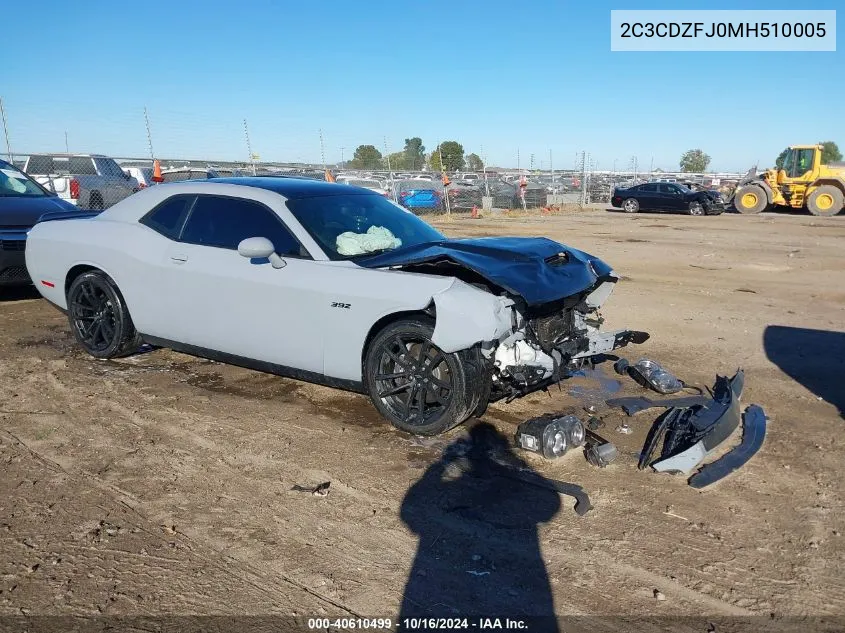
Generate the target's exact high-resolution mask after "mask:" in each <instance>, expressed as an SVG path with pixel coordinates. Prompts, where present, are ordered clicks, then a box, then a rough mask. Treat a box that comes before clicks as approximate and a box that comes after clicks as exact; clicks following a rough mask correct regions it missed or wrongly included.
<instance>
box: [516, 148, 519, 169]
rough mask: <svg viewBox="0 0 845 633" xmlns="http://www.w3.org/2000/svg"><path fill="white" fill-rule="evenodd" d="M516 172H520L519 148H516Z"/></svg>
mask: <svg viewBox="0 0 845 633" xmlns="http://www.w3.org/2000/svg"><path fill="white" fill-rule="evenodd" d="M516 170H517V171H519V148H518V147H517V148H516Z"/></svg>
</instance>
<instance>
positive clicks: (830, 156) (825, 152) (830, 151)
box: [819, 141, 842, 165]
mask: <svg viewBox="0 0 845 633" xmlns="http://www.w3.org/2000/svg"><path fill="white" fill-rule="evenodd" d="M819 145H822V146H823V148H824V149H822V165H830V164H831V163H835V162H837V161H840V160H842V152H840V151H839V146H838V145H837V144H836V143H834V142H833V141H822V142H821V143H819Z"/></svg>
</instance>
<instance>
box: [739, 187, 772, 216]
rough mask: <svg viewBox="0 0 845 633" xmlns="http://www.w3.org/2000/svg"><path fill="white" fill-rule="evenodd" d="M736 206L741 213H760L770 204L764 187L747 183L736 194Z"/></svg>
mask: <svg viewBox="0 0 845 633" xmlns="http://www.w3.org/2000/svg"><path fill="white" fill-rule="evenodd" d="M734 206H735V207H736V210H737V211H739V212H740V213H760V212H761V211H762V210H764V209H765V208H766V207H767V206H769V201H768V198H766V192H765V191H764V190H763V188H762V187H759V186H757V185H746V186H744V187H740V188H739V189H738V190H737V192H736V195H734Z"/></svg>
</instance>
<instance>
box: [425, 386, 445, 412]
mask: <svg viewBox="0 0 845 633" xmlns="http://www.w3.org/2000/svg"><path fill="white" fill-rule="evenodd" d="M440 391H441V389H439V388H436V387H435V386H434V385H428V393H430V394H431V395H432V397H433V398H434V399H435V400H436V401H437V404H439V405H441V406H444V407H445V406H446V405H447V404H448V402H449V395H448V394H446V395H445V396H444V395H442V394H441V393H440Z"/></svg>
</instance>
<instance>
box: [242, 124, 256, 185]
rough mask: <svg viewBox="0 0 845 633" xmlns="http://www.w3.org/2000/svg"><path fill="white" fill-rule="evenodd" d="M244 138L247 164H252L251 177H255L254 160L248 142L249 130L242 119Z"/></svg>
mask: <svg viewBox="0 0 845 633" xmlns="http://www.w3.org/2000/svg"><path fill="white" fill-rule="evenodd" d="M244 136H246V151H247V152H249V162H250V163H251V164H252V175H253V176H255V159H254V158H253V153H252V145H251V144H250V142H249V128H248V127H247V124H246V119H244Z"/></svg>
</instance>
